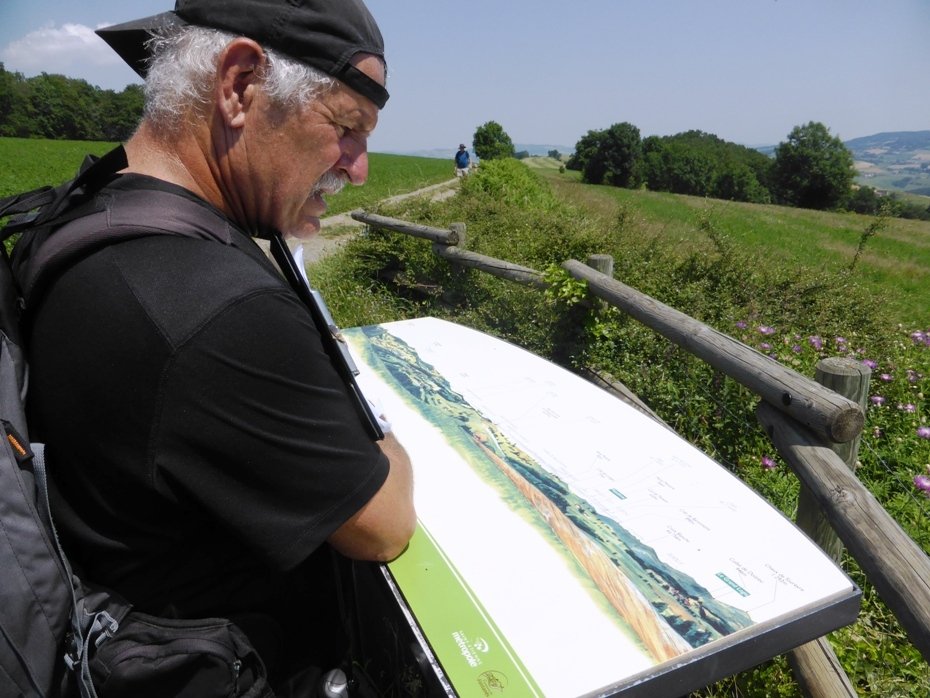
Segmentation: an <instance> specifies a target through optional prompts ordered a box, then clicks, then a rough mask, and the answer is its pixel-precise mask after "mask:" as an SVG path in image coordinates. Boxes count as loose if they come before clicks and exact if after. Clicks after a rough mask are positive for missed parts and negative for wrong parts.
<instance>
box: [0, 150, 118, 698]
mask: <svg viewBox="0 0 930 698" xmlns="http://www.w3.org/2000/svg"><path fill="white" fill-rule="evenodd" d="M114 157H115V156H111V158H110V161H109V162H107V163H104V166H108V165H109V164H110V163H112V160H113V158H114ZM93 163H94V161H93V160H90V161H87V162H85V168H84V172H88V171H90V165H92V164H93ZM98 171H99V170H98ZM89 178H90V177H89V176H84V177H83V178H82V177H81V176H79V177H78V178H77V179H75V180H74V181H72V182H69V183H67V184H65V185H62V186H60V187H58V188H51V187H45V188H42V189H38V190H36V191H32V192H28V193H26V194H20V195H17V196H15V197H11V198H9V199H5V200H2V201H0V218H2V217H4V216H7V215H11V214H13V215H14V218H12V219H11V220H10V221H9V223H8V224H7V225H6V226H5V228H4V229H3V231H2V238H0V239H2V240H3V241H6V240H7V239H8V238H9V237H11V236H12V235H14V234H15V233H17V232H23V231H25V230H28V229H35V230H42V229H48V228H49V223H50V222H51V221H53V220H54V219H55V218H56V216H57V215H58V214H59V213H60V212H62V211H66V210H68V209H69V208H70V207H71V206H72V205H73V204H74V203H75V202H76V201H77V200H78V199H80V198H82V197H83V192H82V188H83V187H84V186H85V185H86V184H87V182H88V180H89ZM2 257H3V259H2V260H0V424H2V428H3V436H4V437H5V438H4V439H3V441H4V443H3V444H2V446H0V599H2V600H0V695H4V696H8V695H10V696H54V695H59V694H61V693H63V692H65V691H66V690H67V687H68V686H69V685H73V683H74V682H75V681H76V683H77V684H78V686H79V690H80V694H81V695H82V696H95V695H96V693H95V690H94V686H93V683H92V682H91V681H90V669H89V665H88V658H89V655H90V654H91V648H92V647H98V646H99V645H100V644H102V643H103V642H104V641H106V640H107V638H109V637H111V636H112V635H113V633H115V632H116V630H117V628H118V627H119V623H120V621H121V620H122V619H123V618H124V617H125V615H126V614H127V613H128V612H129V609H130V607H129V604H127V603H126V602H125V601H123V600H122V599H121V598H120V597H119V596H118V595H116V594H112V593H109V592H107V591H105V590H102V589H98V588H92V587H89V586H87V585H85V584H84V583H83V582H82V581H81V580H80V579H79V578H78V577H77V576H76V575H75V574H74V572H73V570H72V568H71V565H70V564H69V562H68V559H67V557H66V556H65V555H64V553H63V551H62V549H61V546H60V544H59V542H58V538H57V535H56V532H55V527H54V524H53V522H52V518H51V514H50V509H49V499H48V483H47V480H46V474H45V461H44V450H43V447H42V445H41V444H32V443H30V440H29V431H28V428H27V424H26V416H25V408H24V401H25V396H26V390H27V388H28V366H27V362H26V360H25V355H24V351H23V345H22V340H21V336H20V328H19V317H20V312H19V311H20V294H19V290H18V288H17V285H16V284H15V283H14V280H13V275H12V270H11V266H10V258H9V255H8V254H7V250H6V247H5V246H4V248H3V250H2Z"/></svg>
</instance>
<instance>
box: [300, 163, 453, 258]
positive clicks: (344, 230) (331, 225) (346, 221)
mask: <svg viewBox="0 0 930 698" xmlns="http://www.w3.org/2000/svg"><path fill="white" fill-rule="evenodd" d="M457 185H458V180H457V179H450V180H448V181H446V182H440V183H439V184H433V185H430V186H428V187H423V188H422V189H417V190H416V191H410V192H407V193H406V194H398V195H397V196H392V197H390V198H387V199H385V200H384V202H383V203H386V204H392V203H394V202H396V201H402V200H403V199H409V198H410V197H412V196H427V195H428V196H430V198H431V199H432V200H433V201H442V200H443V199H446V198H448V197H450V196H452V195H453V194H454V193H455V190H456V188H457ZM320 226H321V230H320V232H319V233H317V234H316V235H314V236H313V237H312V238H310V240H308V241H307V242H305V243H304V261H306V263H307V264H313V263H314V262H318V261H319V260H320V259H322V258H323V257H325V256H326V255H328V254H332V253H333V252H334V251H336V250H338V249H339V248H340V247H341V246H342V245H344V244H345V243H346V241H347V240H349V239H350V238H351V237H352V236H353V235H354V234H356V233H357V232H358V231H359V230H360V229H361V228H363V227H364V223H359V222H358V221H356V220H355V219H353V218H352V217H351V216H350V215H349V214H348V213H340V214H337V215H335V216H328V217H326V218H323V219H322V220H321V221H320Z"/></svg>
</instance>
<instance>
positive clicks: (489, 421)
mask: <svg viewBox="0 0 930 698" xmlns="http://www.w3.org/2000/svg"><path fill="white" fill-rule="evenodd" d="M345 335H346V337H347V339H348V341H349V344H350V346H351V348H352V352H353V354H354V355H355V356H356V358H357V359H358V362H359V366H360V367H361V368H362V374H361V375H360V376H359V379H358V380H359V383H360V385H361V386H362V389H363V391H365V393H366V394H367V395H369V396H370V397H371V396H372V395H375V396H376V397H377V399H378V401H379V402H380V403H381V404H382V405H383V406H384V409H385V412H386V413H387V415H388V416H389V418H390V419H391V421H392V423H393V424H394V430H395V433H397V435H398V437H399V439H400V440H401V442H402V443H403V444H404V446H405V447H406V448H407V450H408V452H409V453H410V456H411V461H412V463H413V466H414V478H415V483H416V485H415V487H416V504H417V511H418V519H419V530H418V532H417V535H416V536H415V537H414V541H413V543H412V544H411V549H410V550H408V552H407V553H405V554H404V555H402V556H401V557H400V558H399V559H398V560H396V561H394V562H393V563H391V564H390V565H389V569H390V570H391V573H392V574H393V575H394V577H395V579H396V580H397V583H398V585H399V586H400V589H401V591H402V593H403V596H404V598H405V600H406V603H407V604H408V605H409V607H410V609H411V611H412V613H413V615H414V617H415V618H416V619H417V622H418V624H419V625H420V626H421V627H422V629H423V631H424V632H425V634H426V636H427V639H428V641H429V644H430V645H431V647H432V649H433V651H434V652H435V654H436V656H437V659H438V661H439V663H440V664H441V665H442V667H443V671H445V672H446V673H447V674H448V676H449V678H450V679H451V680H452V682H453V684H454V685H455V689H456V691H457V692H458V693H459V695H470V693H469V690H468V688H469V687H470V688H473V689H474V693H473V694H474V695H489V694H490V692H506V691H505V689H506V687H507V686H511V688H514V687H515V686H516V685H519V686H521V688H520V691H522V692H523V693H524V694H527V693H529V694H532V693H535V694H537V695H546V696H550V695H583V694H585V693H587V692H590V691H596V690H598V689H600V688H602V687H604V686H610V685H615V684H619V683H622V682H623V680H624V679H625V678H627V677H636V676H638V675H642V674H644V673H646V674H648V673H649V672H650V671H654V670H655V668H656V667H660V666H662V665H665V664H668V663H674V661H675V660H676V658H680V657H682V656H683V655H686V654H688V653H690V652H693V651H695V650H700V649H701V648H708V647H711V648H712V647H713V646H714V643H716V642H719V641H721V640H724V639H727V638H739V637H740V635H741V633H742V634H747V633H749V634H752V632H753V629H754V628H757V627H760V628H765V629H769V630H770V629H771V626H772V625H773V624H776V625H777V623H779V622H780V621H782V620H784V619H786V618H788V617H790V615H791V614H792V613H797V612H798V611H799V610H803V609H806V611H805V612H808V611H810V609H811V608H814V607H818V606H829V605H830V604H831V603H834V602H838V601H839V600H841V599H843V598H846V597H849V596H852V595H853V594H854V593H855V589H854V587H853V585H852V583H851V582H850V581H849V580H848V578H846V577H845V575H844V574H843V573H842V572H841V571H840V570H839V569H838V568H836V567H835V566H834V565H833V564H832V562H830V561H829V560H827V559H826V558H825V557H824V556H823V554H822V553H821V552H820V551H819V550H818V549H817V548H816V547H815V546H814V545H813V544H812V543H810V542H809V541H808V540H807V539H806V538H805V537H804V536H803V534H801V533H800V532H798V531H797V529H795V528H794V527H793V525H792V524H791V523H790V522H788V521H787V520H786V519H784V518H783V517H782V516H781V514H780V513H778V512H777V511H775V510H774V509H772V508H771V507H770V506H769V505H768V504H767V503H766V502H764V500H762V499H760V498H759V497H758V496H757V495H755V493H753V492H752V491H751V490H749V489H748V488H747V487H746V486H745V485H743V484H742V483H741V482H739V481H738V480H737V479H736V478H735V477H733V476H732V475H731V474H730V473H728V472H726V471H725V470H724V469H723V468H722V467H720V466H719V465H717V464H716V463H714V462H713V461H712V460H710V459H708V458H707V457H706V456H704V455H703V454H701V453H700V452H699V451H697V450H696V449H694V448H693V447H691V446H690V445H689V444H687V443H685V442H684V441H683V440H681V439H680V437H677V436H676V435H675V434H673V433H672V432H670V431H668V430H667V429H666V428H665V427H664V426H662V425H660V424H658V423H656V422H654V421H653V420H651V419H649V418H648V417H646V416H645V415H643V414H641V413H639V412H637V411H636V410H634V409H632V408H630V407H629V406H627V405H625V404H624V403H622V402H620V401H618V400H616V399H615V398H613V397H612V396H610V395H608V394H607V393H605V392H603V391H601V390H599V389H598V388H595V387H594V386H591V385H589V384H587V383H586V382H584V381H583V380H581V379H580V378H577V377H576V376H574V375H572V374H570V373H569V372H567V371H565V370H564V369H561V368H559V367H556V366H554V365H553V364H550V363H548V362H546V361H544V360H542V359H539V358H538V357H535V356H533V355H531V354H528V353H527V352H525V351H523V350H521V349H519V348H517V347H514V346H512V345H510V344H507V343H505V342H502V341H500V340H496V339H493V338H491V337H489V336H487V335H484V334H482V333H479V332H476V331H474V330H469V329H467V328H464V327H461V326H459V325H455V324H453V323H448V322H444V321H440V320H436V319H432V318H422V319H419V320H411V321H401V322H397V323H387V324H385V325H378V326H370V327H363V328H354V329H351V330H348V331H346V332H345ZM763 539H764V540H763ZM437 598H442V599H443V600H444V603H442V604H439V603H438V602H437ZM455 599H460V603H455V602H454V600H455ZM450 601H452V603H449V602H450ZM440 606H444V608H441V607H440ZM452 607H454V608H455V609H456V610H455V611H454V612H450V610H449V609H450V608H452ZM567 667H572V668H574V670H572V671H566V668H567ZM579 670H580V671H579ZM520 691H517V693H519V692H520ZM511 692H512V693H513V691H511ZM514 694H516V693H514Z"/></svg>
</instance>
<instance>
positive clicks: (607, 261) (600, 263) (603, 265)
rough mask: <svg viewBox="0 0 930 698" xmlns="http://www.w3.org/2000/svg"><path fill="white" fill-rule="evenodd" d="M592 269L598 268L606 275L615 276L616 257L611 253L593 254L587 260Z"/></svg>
mask: <svg viewBox="0 0 930 698" xmlns="http://www.w3.org/2000/svg"><path fill="white" fill-rule="evenodd" d="M585 264H587V265H588V266H589V267H591V268H592V269H596V270H597V271H599V272H601V274H603V275H604V276H609V277H610V278H611V279H612V278H614V258H613V257H611V256H610V255H609V254H592V255H589V256H588V260H587V261H586V262H585Z"/></svg>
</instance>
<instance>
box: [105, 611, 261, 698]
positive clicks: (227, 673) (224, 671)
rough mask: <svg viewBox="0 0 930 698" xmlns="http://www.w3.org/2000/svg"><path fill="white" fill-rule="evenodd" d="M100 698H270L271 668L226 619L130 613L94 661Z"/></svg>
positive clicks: (238, 630)
mask: <svg viewBox="0 0 930 698" xmlns="http://www.w3.org/2000/svg"><path fill="white" fill-rule="evenodd" d="M91 673H92V675H93V677H94V684H95V685H96V687H97V695H98V697H99V698H108V697H113V698H115V697H117V696H134V697H136V698H156V697H157V698H161V697H162V696H178V698H188V697H189V698H270V697H271V696H273V695H274V694H273V693H272V691H271V689H270V687H269V686H268V679H267V675H266V672H265V665H264V664H263V663H262V660H261V658H260V657H259V656H258V653H257V652H256V651H255V649H254V648H253V647H252V645H251V644H250V643H249V640H248V638H247V637H246V636H245V634H244V633H243V632H242V631H241V630H240V629H239V628H238V627H236V625H235V624H234V623H232V622H231V621H228V620H225V619H222V618H206V619H202V620H175V619H168V618H156V617H154V616H150V615H147V614H144V613H138V612H132V613H130V614H129V615H128V616H127V617H126V619H125V620H124V621H123V623H122V624H121V626H120V629H119V631H118V632H117V633H116V634H115V635H114V636H113V638H112V639H110V640H109V641H108V642H106V643H105V644H103V645H102V646H101V647H100V648H99V649H98V651H97V652H96V654H95V655H94V657H93V658H92V659H91Z"/></svg>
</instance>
